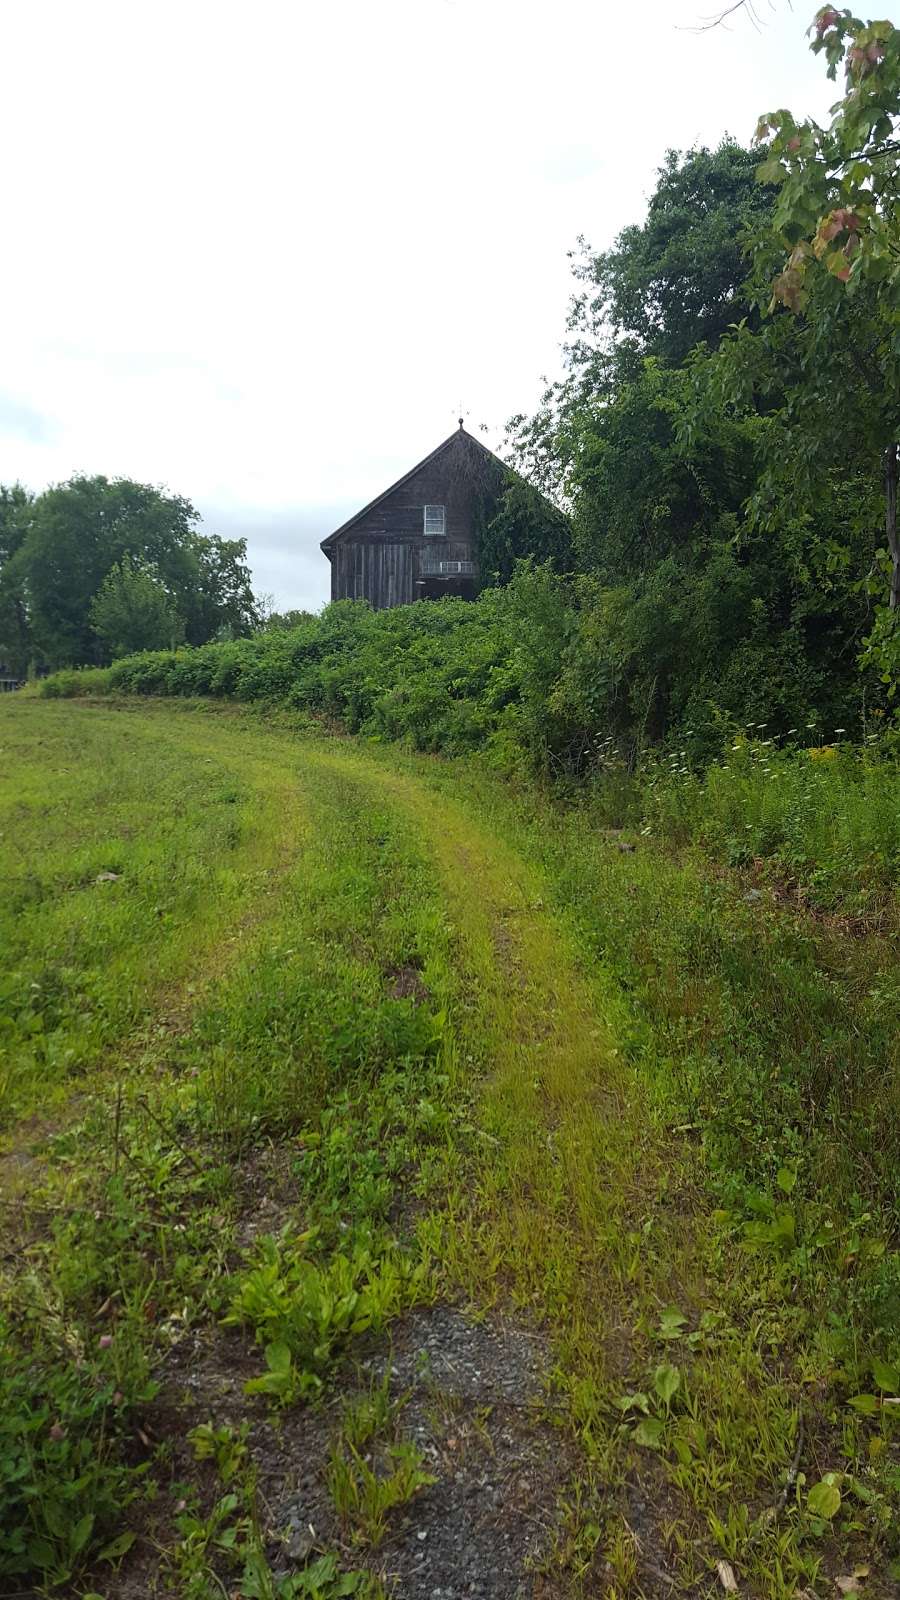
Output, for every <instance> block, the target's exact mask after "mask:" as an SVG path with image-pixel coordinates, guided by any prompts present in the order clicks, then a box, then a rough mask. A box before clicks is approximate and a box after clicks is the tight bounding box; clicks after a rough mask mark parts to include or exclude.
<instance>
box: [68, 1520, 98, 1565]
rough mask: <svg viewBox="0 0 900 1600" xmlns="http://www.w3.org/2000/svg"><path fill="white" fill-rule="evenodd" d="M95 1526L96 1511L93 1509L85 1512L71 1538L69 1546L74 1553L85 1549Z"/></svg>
mask: <svg viewBox="0 0 900 1600" xmlns="http://www.w3.org/2000/svg"><path fill="white" fill-rule="evenodd" d="M93 1526H94V1513H93V1512H92V1511H87V1512H85V1515H84V1516H83V1517H80V1518H79V1520H78V1521H77V1522H76V1524H75V1526H74V1528H73V1529H72V1533H71V1536H70V1539H69V1548H70V1550H71V1551H72V1554H73V1555H77V1554H78V1553H79V1551H81V1550H83V1549H84V1547H85V1545H86V1544H87V1542H88V1539H89V1538H90V1537H91V1529H92V1528H93Z"/></svg>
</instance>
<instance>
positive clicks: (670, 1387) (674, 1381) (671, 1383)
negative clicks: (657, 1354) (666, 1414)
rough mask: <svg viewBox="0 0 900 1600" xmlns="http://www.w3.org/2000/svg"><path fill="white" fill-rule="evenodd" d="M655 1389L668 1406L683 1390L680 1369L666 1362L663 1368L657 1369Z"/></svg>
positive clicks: (654, 1379) (654, 1378)
mask: <svg viewBox="0 0 900 1600" xmlns="http://www.w3.org/2000/svg"><path fill="white" fill-rule="evenodd" d="M653 1387H654V1389H655V1390H656V1392H657V1394H658V1395H659V1398H660V1400H662V1401H663V1402H664V1404H665V1405H667V1406H668V1405H669V1403H670V1402H671V1400H672V1399H673V1397H674V1396H675V1395H676V1394H677V1393H678V1390H679V1389H680V1388H681V1373H680V1372H679V1371H678V1368H677V1367H673V1366H670V1365H669V1363H668V1362H665V1363H664V1364H663V1365H662V1366H661V1367H657V1369H656V1371H655V1373H654V1374H653Z"/></svg>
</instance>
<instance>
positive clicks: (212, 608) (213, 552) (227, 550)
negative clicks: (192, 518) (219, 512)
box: [180, 534, 257, 644]
mask: <svg viewBox="0 0 900 1600" xmlns="http://www.w3.org/2000/svg"><path fill="white" fill-rule="evenodd" d="M191 547H192V552H193V555H194V559H195V562H196V568H195V572H194V575H193V579H192V583H191V585H190V587H189V589H188V590H187V592H185V593H183V594H182V595H181V596H180V603H181V604H182V606H183V609H184V613H185V617H186V630H187V631H186V636H187V641H188V644H205V643H206V641H207V639H213V638H215V637H216V636H217V635H227V636H228V637H229V638H232V639H241V638H244V637H245V636H246V635H247V634H249V633H252V632H253V630H254V628H255V627H256V621H257V616H256V606H255V603H254V599H253V588H252V580H251V576H250V568H249V567H248V566H247V561H246V556H247V541H246V539H220V538H219V537H218V535H217V534H195V535H194V537H193V539H192V541H191Z"/></svg>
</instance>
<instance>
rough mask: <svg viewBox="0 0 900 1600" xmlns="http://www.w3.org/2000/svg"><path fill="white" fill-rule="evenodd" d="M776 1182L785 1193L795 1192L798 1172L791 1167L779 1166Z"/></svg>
mask: <svg viewBox="0 0 900 1600" xmlns="http://www.w3.org/2000/svg"><path fill="white" fill-rule="evenodd" d="M775 1182H776V1183H777V1184H778V1187H779V1189H780V1190H781V1191H782V1193H783V1194H793V1192H794V1189H795V1188H796V1185H797V1174H796V1172H793V1171H792V1170H791V1168H790V1167H779V1168H778V1172H777V1175H776V1178H775Z"/></svg>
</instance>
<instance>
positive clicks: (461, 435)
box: [319, 422, 512, 561]
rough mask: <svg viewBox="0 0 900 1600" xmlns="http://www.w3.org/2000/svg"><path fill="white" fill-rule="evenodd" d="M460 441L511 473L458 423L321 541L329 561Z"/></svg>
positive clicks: (498, 458)
mask: <svg viewBox="0 0 900 1600" xmlns="http://www.w3.org/2000/svg"><path fill="white" fill-rule="evenodd" d="M460 439H463V440H465V442H466V443H467V444H469V445H474V446H475V449H476V450H480V451H481V453H482V454H483V455H485V456H487V458H488V460H490V461H493V462H495V463H496V465H497V466H498V467H500V468H502V470H503V471H504V472H510V471H512V468H510V467H508V466H507V465H506V462H505V461H501V460H500V457H499V456H495V455H494V452H493V450H489V449H488V447H487V445H485V444H482V442H481V440H480V439H476V438H475V437H474V436H473V435H472V434H471V433H469V432H467V430H466V429H465V428H464V427H463V425H462V423H461V422H460V425H459V427H458V428H456V429H455V430H454V432H453V433H451V434H450V437H449V438H448V439H444V441H443V442H442V443H441V444H439V445H438V447H437V449H436V450H432V451H431V452H430V453H429V454H428V455H427V456H423V457H422V460H421V461H417V462H416V464H415V466H414V467H410V469H409V471H408V472H404V474H403V476H402V478H398V479H397V481H396V483H392V484H391V485H390V487H389V488H387V489H384V490H383V491H382V493H381V494H377V495H376V496H375V499H374V500H370V501H369V503H368V505H365V506H363V508H362V510H361V511H356V512H354V514H353V516H352V517H349V518H348V520H347V521H346V522H342V523H341V526H340V527H339V528H335V530H334V533H330V534H329V535H328V538H327V539H323V540H322V542H321V545H320V546H319V548H320V549H321V550H324V552H325V554H326V556H327V557H328V559H329V561H330V560H331V551H332V548H333V547H334V545H335V544H337V541H338V540H339V539H342V538H343V537H344V535H345V534H346V533H349V532H350V530H351V528H354V527H355V526H356V524H357V523H358V522H362V521H363V519H364V518H365V517H367V516H368V515H369V513H370V512H371V511H374V510H375V508H376V506H380V505H381V502H382V501H383V500H386V499H387V498H388V496H389V495H392V494H393V493H394V492H395V490H397V489H402V488H403V485H404V484H405V483H408V482H409V480H410V478H414V477H415V475H416V473H417V472H420V471H421V470H422V468H423V467H427V466H430V465H431V463H432V461H436V460H437V459H438V457H439V456H442V455H443V454H444V453H445V452H446V451H448V450H452V449H455V448H456V447H457V446H458V444H459V441H460Z"/></svg>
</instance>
